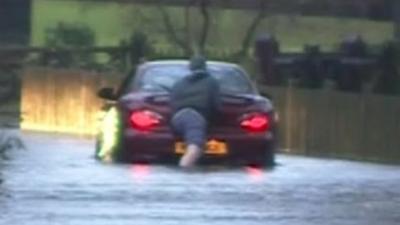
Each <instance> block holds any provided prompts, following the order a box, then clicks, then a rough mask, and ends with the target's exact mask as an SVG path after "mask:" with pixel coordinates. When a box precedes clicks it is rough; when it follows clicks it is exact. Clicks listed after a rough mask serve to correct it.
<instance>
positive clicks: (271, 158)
mask: <svg viewBox="0 0 400 225" xmlns="http://www.w3.org/2000/svg"><path fill="white" fill-rule="evenodd" d="M274 165H275V152H274V151H272V150H268V151H265V152H264V154H262V155H259V156H258V157H256V158H254V159H251V160H249V161H248V163H247V166H251V167H258V168H271V167H273V166H274Z"/></svg>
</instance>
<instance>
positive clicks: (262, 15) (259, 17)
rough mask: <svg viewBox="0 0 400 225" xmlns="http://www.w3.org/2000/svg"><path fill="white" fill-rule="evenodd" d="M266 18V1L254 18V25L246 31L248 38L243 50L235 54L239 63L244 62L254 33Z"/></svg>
mask: <svg viewBox="0 0 400 225" xmlns="http://www.w3.org/2000/svg"><path fill="white" fill-rule="evenodd" d="M266 16H267V13H266V3H265V1H262V0H261V1H260V8H259V11H258V14H257V16H256V17H254V19H253V21H252V23H251V24H250V26H249V27H248V29H247V31H246V36H245V37H244V38H243V41H242V46H241V49H240V50H239V52H237V53H236V54H235V58H236V60H237V61H240V60H242V59H243V57H245V56H246V55H247V52H248V50H249V48H250V45H251V41H252V39H253V36H254V33H255V32H256V30H257V27H258V25H259V24H260V23H261V22H262V21H263V19H265V17H266Z"/></svg>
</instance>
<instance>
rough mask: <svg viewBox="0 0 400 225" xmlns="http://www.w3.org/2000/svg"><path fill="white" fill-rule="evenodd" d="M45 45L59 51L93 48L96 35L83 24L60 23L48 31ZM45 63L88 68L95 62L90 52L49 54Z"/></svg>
mask: <svg viewBox="0 0 400 225" xmlns="http://www.w3.org/2000/svg"><path fill="white" fill-rule="evenodd" d="M45 45H46V46H47V47H50V48H57V49H68V48H79V47H84V48H87V47H93V46H94V45H95V35H94V32H93V31H92V30H91V29H90V28H89V27H87V26H85V25H82V24H66V23H58V24H57V26H56V27H53V28H49V29H47V30H46V39H45ZM43 61H44V63H45V64H51V65H55V66H59V67H68V66H87V65H90V64H93V63H94V61H95V60H94V57H93V55H92V54H91V53H90V52H72V51H59V52H57V53H52V52H48V53H47V55H45V56H44V57H43Z"/></svg>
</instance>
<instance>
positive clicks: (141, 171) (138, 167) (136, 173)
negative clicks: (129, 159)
mask: <svg viewBox="0 0 400 225" xmlns="http://www.w3.org/2000/svg"><path fill="white" fill-rule="evenodd" d="M130 171H131V175H132V177H133V180H134V181H136V182H143V181H144V180H145V179H146V178H147V177H148V176H149V175H150V172H151V167H150V165H149V164H134V165H132V166H131V167H130Z"/></svg>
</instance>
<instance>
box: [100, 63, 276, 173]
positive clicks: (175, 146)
mask: <svg viewBox="0 0 400 225" xmlns="http://www.w3.org/2000/svg"><path fill="white" fill-rule="evenodd" d="M188 64H189V62H188V61H185V60H166V61H153V62H147V63H144V64H142V65H140V66H139V68H138V69H137V71H135V72H133V73H131V74H129V75H128V76H127V77H126V79H125V80H124V82H123V83H122V85H121V87H120V88H119V90H117V91H114V90H113V89H111V88H103V89H101V90H100V91H99V93H98V95H99V96H100V97H101V98H104V99H106V100H111V101H112V102H113V103H112V106H111V107H110V108H109V109H108V110H107V112H106V114H105V116H104V118H103V119H102V123H101V126H100V130H99V134H98V137H97V144H96V157H97V158H98V159H101V160H114V161H123V162H150V163H151V162H177V160H178V159H179V157H180V155H181V154H183V153H184V151H185V146H184V144H183V143H182V142H181V140H180V139H179V137H176V136H175V135H174V134H173V132H172V131H171V129H170V126H169V123H170V117H171V110H170V107H169V99H170V94H169V93H170V89H171V87H172V86H173V84H174V83H175V82H176V81H178V80H179V79H181V78H182V77H184V76H187V75H189V74H190V71H189V67H188ZM207 67H208V71H209V72H210V74H211V75H212V76H214V77H215V78H216V79H217V80H218V81H219V83H220V85H221V92H222V93H223V99H222V110H221V112H220V113H221V115H220V117H219V118H220V119H219V120H218V121H215V122H214V123H213V124H211V126H210V128H209V135H208V140H209V141H208V143H207V146H206V149H205V154H204V156H203V158H202V160H201V162H204V163H207V162H212V163H226V162H227V163H230V164H232V163H234V164H241V165H249V164H251V165H257V166H271V165H273V164H274V152H275V146H277V143H276V142H277V140H276V126H277V124H276V121H275V120H274V118H275V116H274V108H273V105H272V103H271V101H270V100H269V99H267V98H266V97H263V96H261V95H260V94H259V92H258V90H257V88H256V87H255V86H254V84H253V83H252V82H251V80H250V79H249V77H248V75H247V74H246V72H245V71H244V70H243V69H242V68H241V67H239V66H237V65H235V64H230V63H224V62H207Z"/></svg>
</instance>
